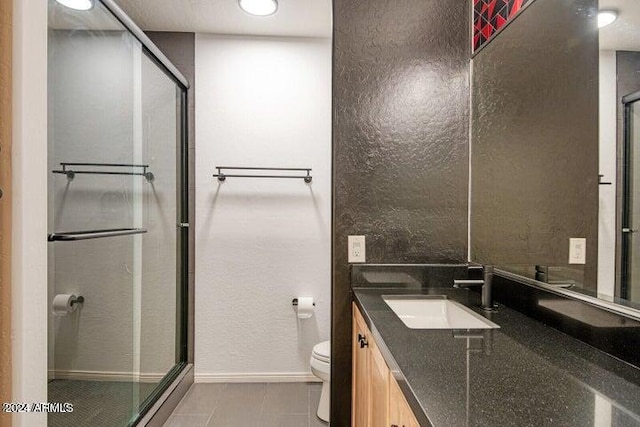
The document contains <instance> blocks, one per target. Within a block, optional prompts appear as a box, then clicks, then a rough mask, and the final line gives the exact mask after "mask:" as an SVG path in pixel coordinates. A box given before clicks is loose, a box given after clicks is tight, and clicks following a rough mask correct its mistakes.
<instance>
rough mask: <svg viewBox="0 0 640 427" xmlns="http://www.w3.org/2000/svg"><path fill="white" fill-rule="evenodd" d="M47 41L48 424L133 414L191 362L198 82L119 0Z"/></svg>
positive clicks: (127, 419)
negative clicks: (193, 113) (190, 167)
mask: <svg viewBox="0 0 640 427" xmlns="http://www.w3.org/2000/svg"><path fill="white" fill-rule="evenodd" d="M48 50H49V58H48V76H49V77H48V78H49V81H48V87H49V105H48V111H49V113H48V139H49V143H48V145H49V148H48V150H49V152H48V159H49V160H48V168H49V182H48V185H49V189H48V190H49V191H48V194H49V200H48V206H49V208H48V219H49V220H48V222H49V236H48V240H49V242H50V243H49V272H48V273H49V276H48V277H49V301H50V303H51V304H50V314H49V387H48V393H49V396H48V399H49V401H50V402H61V403H65V402H68V403H71V404H73V412H70V413H57V414H50V415H49V424H50V425H52V426H56V425H60V426H70V425H73V426H81V425H91V426H96V425H100V426H122V425H127V424H135V423H136V422H137V421H138V420H139V419H140V418H141V417H142V416H143V415H144V413H145V412H146V411H148V409H149V408H150V407H151V406H152V404H153V403H154V402H155V401H156V400H157V398H158V397H159V396H160V395H161V394H162V392H163V391H164V390H165V389H166V388H167V387H168V385H169V384H170V383H171V382H172V381H173V380H174V379H175V378H176V377H177V376H178V374H179V373H180V371H181V370H182V369H183V368H184V367H185V366H186V360H187V359H186V357H187V355H186V335H187V334H186V299H187V296H186V289H187V286H186V283H187V264H186V260H187V253H186V252H187V228H186V227H187V226H188V224H186V223H187V200H186V197H187V188H186V187H187V181H186V173H187V171H186V153H187V149H186V125H185V123H186V88H187V82H186V80H185V79H184V77H183V76H182V75H181V74H180V73H179V72H178V71H177V70H176V69H175V67H173V65H171V64H170V63H169V61H168V60H167V59H166V58H165V57H164V55H162V54H161V53H160V52H159V51H158V50H157V48H155V46H153V44H152V43H151V42H150V41H149V40H148V39H147V38H146V37H145V36H144V34H143V33H142V32H141V31H140V30H139V29H137V27H135V25H134V24H133V23H132V22H131V21H130V20H129V19H128V18H127V17H126V15H124V14H123V13H122V11H121V10H120V9H119V8H118V7H117V6H115V5H114V4H113V3H112V2H111V1H110V0H104V1H102V2H101V1H99V0H93V4H92V8H91V9H89V10H82V11H81V10H74V9H71V8H68V7H66V6H64V5H62V4H60V3H58V2H57V1H54V0H49V45H48ZM43 238H45V236H43ZM70 295H73V296H74V297H71V296H70ZM56 297H57V298H56ZM54 300H55V301H66V300H69V301H70V302H69V304H68V305H64V304H62V305H61V304H60V303H57V302H56V303H55V304H54Z"/></svg>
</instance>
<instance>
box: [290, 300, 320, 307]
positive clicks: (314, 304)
mask: <svg viewBox="0 0 640 427" xmlns="http://www.w3.org/2000/svg"><path fill="white" fill-rule="evenodd" d="M291 305H298V298H294V299H293V300H291ZM313 306H314V307H315V306H316V302H315V301H314V302H313Z"/></svg>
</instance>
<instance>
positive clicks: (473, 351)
mask: <svg viewBox="0 0 640 427" xmlns="http://www.w3.org/2000/svg"><path fill="white" fill-rule="evenodd" d="M353 292H354V297H355V301H356V304H357V305H358V306H359V308H360V310H361V312H362V314H363V316H364V318H365V321H366V322H367V324H368V326H369V328H370V329H371V332H372V334H373V335H374V339H375V340H376V342H377V343H378V345H379V347H380V350H381V352H382V355H383V356H384V358H385V360H386V361H387V364H388V365H389V367H390V368H391V371H392V374H393V375H394V377H395V378H396V379H397V380H398V383H399V384H400V387H401V389H402V391H403V392H404V394H405V396H406V397H407V401H408V402H409V404H410V406H411V407H412V409H413V410H414V412H415V414H416V416H417V417H418V420H419V421H420V422H421V424H423V425H425V426H428V425H433V426H436V427H440V426H443V427H452V426H483V427H486V426H519V427H522V426H580V427H585V426H597V427H600V426H640V370H639V369H637V368H635V367H633V366H632V365H629V364H627V363H625V362H622V361H620V360H619V359H616V358H614V357H612V356H610V355H608V354H606V353H604V352H602V351H600V350H597V349H595V348H594V347H591V346H589V345H587V344H585V343H583V342H582V341H579V340H577V339H575V338H572V337H570V336H569V335H565V334H563V333H562V332H559V331H557V330H555V329H553V328H550V327H548V326H545V325H544V324H543V323H541V322H538V321H536V320H533V319H531V318H529V317H527V316H525V315H524V314H521V313H519V312H517V311H515V310H512V309H509V308H508V307H504V306H500V307H499V309H498V311H497V312H494V313H485V312H483V311H482V310H481V309H480V308H479V304H480V297H479V294H477V293H476V292H473V291H470V290H468V289H454V288H421V289H399V288H355V289H354V290H353ZM402 294H407V295H418V294H421V295H446V296H447V297H448V298H451V299H452V300H455V301H458V302H460V303H462V304H463V305H465V306H467V307H470V308H472V309H473V310H474V311H475V312H477V313H480V314H481V315H483V316H484V317H487V318H489V319H490V320H491V321H493V322H494V323H497V324H498V325H499V326H500V328H499V329H493V330H484V331H483V330H478V329H476V330H466V331H452V330H425V329H409V328H407V327H406V326H405V325H404V323H402V321H401V320H400V319H399V318H398V317H397V316H396V314H395V313H394V312H393V311H391V309H390V308H389V307H388V306H387V304H386V303H385V302H384V301H383V300H382V295H402ZM468 337H470V338H468ZM638 351H640V349H638Z"/></svg>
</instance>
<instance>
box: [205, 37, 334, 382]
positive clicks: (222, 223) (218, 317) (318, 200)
mask: <svg viewBox="0 0 640 427" xmlns="http://www.w3.org/2000/svg"><path fill="white" fill-rule="evenodd" d="M196 82H197V84H196V99H197V103H196V139H197V141H198V155H197V157H196V211H197V212H196V226H197V228H196V285H195V286H196V290H195V293H196V294H195V300H196V307H195V310H196V323H195V334H196V336H195V351H196V354H195V369H196V381H224V380H238V381H243V380H244V381H252V380H254V381H255V380H258V381H259V380H265V381H269V380H274V381H275V380H292V381H293V380H296V379H302V380H304V379H310V378H311V377H310V376H309V375H310V369H309V357H310V355H311V349H312V347H313V345H314V344H316V343H318V342H320V341H322V340H326V339H328V338H329V331H330V292H331V289H330V280H331V278H330V274H331V259H330V256H331V247H330V242H331V232H330V231H331V229H330V227H331V41H330V40H329V39H295V38H271V37H269V38H267V37H243V36H238V37H232V36H213V35H203V34H199V35H197V38H196ZM216 165H223V166H271V167H312V168H313V176H314V178H313V183H312V184H311V185H307V184H305V183H304V182H303V181H302V180H274V179H242V178H235V179H234V178H228V179H227V181H226V182H225V183H221V184H220V183H218V181H217V180H216V179H215V178H213V177H212V176H211V175H212V174H213V173H214V166H216ZM295 296H313V297H315V299H316V306H317V307H316V315H315V316H314V317H313V318H312V319H310V320H304V321H298V319H297V318H296V315H295V312H294V310H293V308H292V305H291V300H292V298H293V297H295Z"/></svg>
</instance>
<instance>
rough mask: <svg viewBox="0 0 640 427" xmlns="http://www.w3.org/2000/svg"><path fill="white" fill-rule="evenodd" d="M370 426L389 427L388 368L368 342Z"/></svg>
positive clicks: (374, 346) (373, 342)
mask: <svg viewBox="0 0 640 427" xmlns="http://www.w3.org/2000/svg"><path fill="white" fill-rule="evenodd" d="M369 347H370V350H369V375H370V385H369V387H370V388H371V391H370V395H371V399H370V402H369V405H370V411H369V414H370V415H369V416H370V423H371V424H370V425H371V427H389V368H388V367H387V363H386V362H385V361H384V358H383V357H382V354H380V350H378V347H377V346H376V344H375V341H373V340H370V341H369Z"/></svg>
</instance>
